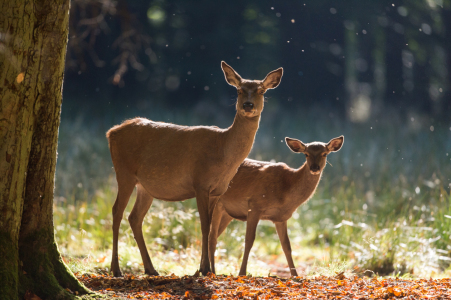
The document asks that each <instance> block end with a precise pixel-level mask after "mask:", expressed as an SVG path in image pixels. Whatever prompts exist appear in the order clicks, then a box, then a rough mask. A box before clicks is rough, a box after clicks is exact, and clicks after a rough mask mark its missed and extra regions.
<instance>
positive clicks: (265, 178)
mask: <svg viewBox="0 0 451 300" xmlns="http://www.w3.org/2000/svg"><path fill="white" fill-rule="evenodd" d="M285 141H286V143H287V145H288V147H289V148H290V149H291V150H292V151H293V152H296V153H304V154H305V156H306V158H307V162H305V163H304V164H303V165H302V167H300V168H299V169H292V168H290V167H288V166H287V165H286V164H284V163H270V162H264V161H256V160H251V159H246V160H244V162H243V163H242V164H241V166H240V168H239V169H238V172H237V173H236V175H235V177H233V179H232V181H231V182H230V186H229V189H228V190H227V192H226V193H225V194H224V195H222V196H221V197H220V198H219V201H218V203H217V204H216V206H215V208H214V210H213V216H212V223H211V229H210V236H209V255H210V262H211V266H212V271H213V273H215V260H214V254H215V250H216V243H217V238H218V237H219V236H220V235H221V233H223V232H224V230H225V229H226V227H227V225H228V224H229V223H230V221H232V220H233V219H237V220H241V221H247V226H246V238H245V249H244V256H243V262H242V263H241V269H240V274H239V275H246V267H247V260H248V258H249V252H250V251H251V248H252V245H253V243H254V240H255V231H256V229H257V224H258V221H259V220H270V221H272V222H274V224H275V225H276V230H277V234H278V235H279V239H280V242H281V244H282V249H283V252H284V253H285V256H286V258H287V261H288V266H289V267H290V272H291V275H293V276H297V272H296V269H295V267H294V263H293V259H292V257H291V245H290V239H289V237H288V233H287V220H288V219H289V218H291V215H292V214H293V212H294V211H295V210H296V209H297V208H298V207H299V206H300V205H301V204H302V203H304V202H306V201H307V200H308V199H309V198H310V197H311V196H312V195H313V194H314V192H315V190H316V187H317V186H318V183H319V180H320V178H321V174H322V171H323V169H324V167H325V166H326V160H327V158H326V156H327V155H328V154H329V153H331V152H336V151H338V150H340V148H341V146H342V145H343V141H344V137H343V136H340V137H338V138H334V139H332V140H331V141H330V142H329V143H327V144H325V143H321V142H313V143H310V144H304V143H302V142H301V141H299V140H296V139H291V138H285Z"/></svg>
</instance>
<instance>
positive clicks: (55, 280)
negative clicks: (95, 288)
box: [19, 231, 100, 299]
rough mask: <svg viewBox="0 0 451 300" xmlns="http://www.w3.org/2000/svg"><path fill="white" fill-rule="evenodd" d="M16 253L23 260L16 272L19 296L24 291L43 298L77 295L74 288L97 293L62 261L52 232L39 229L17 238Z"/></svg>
mask: <svg viewBox="0 0 451 300" xmlns="http://www.w3.org/2000/svg"><path fill="white" fill-rule="evenodd" d="M19 253H20V259H21V260H22V263H23V267H22V270H23V271H22V272H19V276H20V289H19V294H20V296H21V297H23V295H24V294H25V293H26V291H32V292H33V293H34V294H36V295H38V296H39V297H41V298H43V299H80V297H77V296H75V295H74V294H73V293H74V292H78V294H79V295H87V296H89V297H91V298H99V297H100V296H98V295H96V294H94V293H93V292H92V291H90V290H89V289H87V288H86V287H84V286H83V285H82V284H81V283H80V282H79V281H78V280H77V279H76V278H75V277H74V275H73V274H72V272H71V271H70V270H69V269H68V268H67V266H66V265H65V264H64V262H63V261H62V259H61V256H60V253H59V251H58V247H57V245H56V243H55V241H54V238H53V234H51V233H50V234H49V233H48V232H46V231H43V232H37V233H34V234H32V235H29V236H27V237H26V238H21V241H20V250H19ZM66 288H67V289H69V290H70V291H72V293H71V292H69V291H67V290H66ZM84 298H86V297H84Z"/></svg>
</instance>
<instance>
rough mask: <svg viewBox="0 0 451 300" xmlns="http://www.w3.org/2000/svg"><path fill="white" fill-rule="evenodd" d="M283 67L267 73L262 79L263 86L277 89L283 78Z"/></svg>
mask: <svg viewBox="0 0 451 300" xmlns="http://www.w3.org/2000/svg"><path fill="white" fill-rule="evenodd" d="M282 75H283V68H278V69H277V70H274V71H272V72H269V73H268V75H266V77H265V79H263V81H262V85H263V88H264V89H265V90H266V89H275V88H276V87H277V86H278V85H279V83H280V81H281V80H282Z"/></svg>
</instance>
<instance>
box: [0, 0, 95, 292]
mask: <svg viewBox="0 0 451 300" xmlns="http://www.w3.org/2000/svg"><path fill="white" fill-rule="evenodd" d="M0 11H1V14H0V70H1V74H0V99H1V106H0V174H1V177H0V214H1V216H2V217H1V218H0V295H1V298H2V299H19V298H20V299H23V298H24V296H25V295H26V294H27V296H26V297H25V298H27V299H28V298H31V297H32V296H33V295H37V296H39V297H40V298H42V299H73V298H76V296H75V295H74V294H88V293H90V291H89V290H88V289H86V288H85V287H84V286H83V285H81V284H80V283H79V282H78V281H77V279H76V278H75V277H74V276H73V274H72V273H71V271H70V270H69V269H68V268H67V267H66V265H65V264H64V262H63V261H62V259H61V256H60V253H59V251H58V247H57V245H56V242H55V239H54V229H53V211H52V204H53V189H54V176H55V166H56V154H57V153H56V150H57V139H58V127H59V124H60V111H61V103H62V83H63V74H64V59H65V54H66V44H67V36H68V21H69V0H52V1H41V0H34V1H33V0H28V1H27V0H16V1H10V0H0ZM68 290H70V291H72V293H71V292H69V291H68Z"/></svg>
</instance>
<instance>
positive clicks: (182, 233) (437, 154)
mask: <svg viewBox="0 0 451 300" xmlns="http://www.w3.org/2000/svg"><path fill="white" fill-rule="evenodd" d="M267 106H268V108H265V112H264V113H263V117H262V123H261V127H260V129H259V133H258V135H257V138H256V141H255V145H254V148H253V151H252V152H251V154H250V157H251V158H256V159H262V160H275V161H283V162H286V163H288V164H289V165H290V166H292V167H298V166H300V165H301V164H302V163H303V161H304V158H303V157H301V156H300V155H295V154H293V153H291V152H290V151H289V149H288V148H287V147H286V145H285V143H283V142H281V141H283V138H284V137H285V136H289V137H293V138H298V139H301V140H302V141H304V142H311V141H314V140H320V141H324V142H326V141H329V140H330V139H331V138H333V137H336V136H339V135H341V134H343V135H344V136H345V143H344V146H343V148H342V150H340V151H339V152H337V153H334V154H331V155H330V162H331V163H332V165H333V167H331V166H327V167H326V169H325V171H324V175H323V178H322V180H321V182H320V184H319V187H318V190H317V192H316V194H315V195H314V197H313V198H312V199H311V200H310V201H309V202H308V203H307V204H305V205H303V206H301V207H300V208H299V209H298V210H297V212H296V213H295V214H294V215H293V218H292V219H291V220H290V221H289V234H290V237H291V242H292V248H293V255H294V259H295V264H296V266H298V267H301V268H302V269H304V271H305V272H306V273H307V274H316V273H318V272H323V273H325V272H326V271H324V270H325V269H328V270H334V272H335V270H339V269H340V267H337V266H341V268H343V265H345V266H347V267H349V266H359V267H360V270H370V271H372V272H374V273H376V274H379V275H403V274H413V276H431V275H438V274H444V273H443V272H450V271H449V269H448V268H449V264H450V257H451V240H450V235H451V196H450V193H449V191H450V182H451V168H450V166H451V131H450V129H449V125H440V124H434V127H435V128H434V131H431V130H430V125H431V124H429V123H430V122H426V121H424V122H423V123H421V122H419V121H415V122H411V121H410V118H406V119H405V120H403V119H402V118H400V117H398V118H395V117H393V116H391V117H390V118H389V117H387V119H385V120H378V121H374V122H369V123H366V124H352V123H349V122H346V121H342V120H339V119H336V118H330V117H327V116H322V115H321V113H320V111H318V112H316V111H314V110H312V111H310V112H309V114H308V115H296V116H295V115H294V114H292V115H289V116H285V117H284V118H280V117H278V115H279V114H280V111H279V109H278V107H277V105H276V104H272V105H271V104H270V103H269V104H268V105H267ZM311 116H320V117H315V118H314V117H311ZM154 119H156V120H158V119H159V118H157V117H155V116H154ZM178 119H179V120H187V119H188V118H187V117H186V116H184V115H183V114H182V113H180V116H178V115H177V114H173V115H172V119H171V121H172V120H174V122H177V120H178ZM416 119H418V120H421V119H422V118H419V117H418V118H416ZM424 120H425V119H424ZM116 123H119V121H117V122H116ZM177 123H183V124H187V125H192V124H194V123H195V121H193V122H192V123H190V122H177ZM200 123H202V122H200V121H198V122H197V124H200ZM211 123H215V120H211ZM217 123H218V124H219V123H221V122H220V121H219V120H218V122H217ZM113 124H114V123H111V124H110V123H108V122H106V121H105V122H104V123H100V122H97V123H95V122H91V123H87V122H85V121H83V119H81V118H79V119H75V120H65V119H64V118H63V121H62V125H61V128H60V143H59V149H58V152H59V157H58V165H57V174H56V195H57V197H56V198H55V204H54V211H55V212H54V221H55V231H56V237H57V241H58V244H59V247H60V250H61V251H62V253H63V255H64V256H65V257H66V259H67V260H68V261H69V264H70V266H71V268H72V269H73V270H81V269H83V268H84V269H86V270H87V269H89V270H95V269H96V268H100V269H102V270H106V268H108V267H109V263H110V259H111V257H110V256H111V243H112V231H111V222H112V216H111V208H112V206H113V203H114V200H115V198H116V188H117V187H116V182H115V178H114V170H113V169H112V164H111V161H110V157H109V151H108V145H107V142H106V139H105V135H104V133H105V131H106V130H107V129H108V128H109V127H110V126H111V125H113ZM311 124H321V126H312V125H311ZM134 197H135V196H134V195H132V197H131V200H130V203H129V205H128V207H127V209H126V212H125V215H124V220H123V222H122V224H121V230H120V240H119V254H120V264H121V267H122V268H123V269H124V270H126V271H129V272H138V271H139V272H141V270H142V262H141V257H140V254H139V251H138V248H137V246H136V244H135V241H134V239H133V235H132V232H131V229H130V226H129V225H128V222H127V221H126V219H127V216H128V214H129V213H130V210H131V207H132V205H133V203H134ZM244 233H245V223H243V222H238V221H234V222H232V223H231V224H230V225H229V227H228V229H227V231H226V232H225V233H224V234H223V235H222V236H221V237H220V238H219V242H218V249H217V259H216V260H217V269H218V271H219V272H220V273H226V274H229V273H234V274H235V273H238V270H239V264H240V261H241V256H242V252H243V249H244V247H243V242H244ZM144 236H145V240H146V243H147V245H148V249H149V252H150V255H151V257H152V260H153V262H154V265H155V266H156V268H157V270H159V271H160V272H161V273H175V274H190V273H194V272H195V271H196V269H197V267H198V264H199V261H200V239H201V234H200V223H199V221H198V217H197V208H196V204H195V201H194V199H190V200H187V201H185V202H177V203H167V202H163V201H158V200H156V201H154V204H153V205H152V207H151V209H150V211H149V212H148V214H147V215H146V218H145V220H144ZM80 262H81V263H80ZM268 263H270V264H271V266H270V265H268ZM274 264H280V266H282V267H286V262H285V257H284V255H283V252H282V250H281V247H280V244H279V241H278V237H277V234H276V231H275V228H274V226H273V225H272V224H271V223H270V222H260V225H259V227H258V232H257V239H256V243H255V244H254V247H253V251H252V254H251V259H250V262H249V266H248V270H249V272H250V273H252V274H253V275H267V274H268V273H269V270H270V268H271V267H273V265H274ZM321 268H323V269H321ZM447 269H448V271H447ZM326 273H327V272H326Z"/></svg>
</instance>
